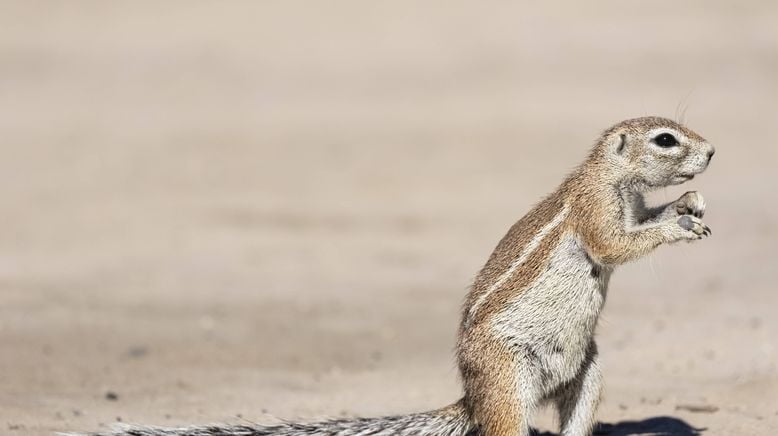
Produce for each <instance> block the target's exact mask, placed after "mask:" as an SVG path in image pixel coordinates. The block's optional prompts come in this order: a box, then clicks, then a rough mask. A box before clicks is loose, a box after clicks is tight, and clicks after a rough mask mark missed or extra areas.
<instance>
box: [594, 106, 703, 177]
mask: <svg viewBox="0 0 778 436" xmlns="http://www.w3.org/2000/svg"><path fill="white" fill-rule="evenodd" d="M714 152H715V149H714V148H713V146H712V145H710V144H709V143H708V141H706V140H705V138H703V137H702V136H700V135H698V134H697V133H695V132H693V131H692V130H690V129H688V128H687V127H685V126H683V125H681V124H679V123H677V122H675V121H673V120H669V119H666V118H660V117H643V118H635V119H631V120H626V121H622V122H620V123H618V124H616V125H615V126H613V127H611V128H610V129H608V130H607V131H605V133H603V135H602V137H601V138H600V140H599V141H598V143H597V145H596V146H595V149H594V154H593V157H594V158H595V159H594V160H595V161H596V162H597V163H598V167H600V165H599V164H602V163H604V164H605V167H606V172H607V176H608V179H610V180H611V181H612V182H614V184H616V185H617V186H619V187H624V188H630V189H633V190H635V191H639V192H643V191H650V190H654V189H658V188H662V187H665V186H670V185H678V184H681V183H683V182H686V181H688V180H691V179H692V178H694V176H695V175H697V174H700V173H701V172H703V171H705V169H706V168H708V164H709V163H710V160H711V158H712V157H713V153H714ZM600 168H602V167H600Z"/></svg>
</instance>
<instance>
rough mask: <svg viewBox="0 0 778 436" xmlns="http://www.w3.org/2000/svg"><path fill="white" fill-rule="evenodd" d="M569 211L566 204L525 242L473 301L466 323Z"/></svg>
mask: <svg viewBox="0 0 778 436" xmlns="http://www.w3.org/2000/svg"><path fill="white" fill-rule="evenodd" d="M569 212H570V207H569V206H568V205H565V206H564V207H563V208H562V210H561V211H560V212H559V213H558V214H557V215H556V216H555V217H554V219H552V220H551V222H549V223H548V224H546V225H545V226H543V228H541V229H540V231H539V232H538V234H537V235H535V237H534V238H532V240H531V241H529V243H528V244H527V246H526V247H524V251H522V253H521V255H520V256H519V257H517V258H516V260H514V261H513V262H511V266H510V268H508V270H507V271H505V272H504V273H502V274H501V275H500V277H499V278H497V281H496V282H494V283H493V284H492V286H489V289H487V290H486V291H485V292H484V293H483V294H481V296H480V297H478V299H477V300H476V301H475V303H474V304H473V307H471V308H470V314H469V316H468V318H469V319H468V323H469V322H470V321H472V320H473V318H475V314H476V312H477V311H478V308H479V307H480V306H481V304H483V302H484V301H486V299H487V298H488V297H489V295H490V294H491V293H492V292H494V291H496V290H497V289H499V288H500V287H501V286H502V285H504V284H505V282H506V281H508V279H509V278H511V276H512V275H513V273H514V272H515V271H516V268H518V267H520V266H521V264H523V263H524V262H526V261H527V258H528V257H529V256H530V255H531V254H532V252H533V251H535V250H536V249H537V248H538V246H539V245H540V242H541V241H543V238H545V237H546V235H548V234H549V233H550V232H551V231H552V230H554V229H555V228H556V226H558V225H559V224H560V223H562V220H564V219H565V217H566V216H567V214H568V213H569Z"/></svg>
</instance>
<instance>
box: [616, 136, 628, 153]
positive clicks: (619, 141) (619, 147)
mask: <svg viewBox="0 0 778 436" xmlns="http://www.w3.org/2000/svg"><path fill="white" fill-rule="evenodd" d="M614 143H615V144H614V145H615V146H616V154H619V155H620V154H623V153H624V149H625V148H626V146H627V135H625V134H623V133H622V134H621V135H619V137H618V138H616V140H615V141H614Z"/></svg>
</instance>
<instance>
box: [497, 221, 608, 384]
mask: <svg viewBox="0 0 778 436" xmlns="http://www.w3.org/2000/svg"><path fill="white" fill-rule="evenodd" d="M611 272H612V270H611V269H610V268H606V267H602V266H600V265H597V264H595V263H594V262H593V261H592V260H591V258H590V257H589V256H588V255H587V253H586V250H585V249H584V247H583V246H582V245H581V243H580V242H579V241H578V239H577V238H575V236H574V235H571V234H565V235H563V237H562V239H561V241H560V244H559V246H558V247H557V248H556V249H555V250H554V252H553V253H552V254H551V258H550V261H549V264H548V267H547V268H546V270H545V271H544V272H543V273H541V274H540V276H539V277H538V278H537V279H536V280H535V281H534V282H533V283H531V284H530V285H529V286H528V287H527V288H526V289H524V290H521V291H520V292H519V293H518V294H517V297H516V298H515V299H514V300H513V301H511V302H510V303H509V304H508V305H507V307H506V308H505V309H504V310H502V311H501V312H500V313H499V314H497V315H496V316H495V317H494V318H493V320H492V327H493V328H494V330H495V332H496V334H497V335H498V336H499V337H501V338H502V339H504V340H506V342H507V343H508V344H509V346H510V347H511V348H512V349H514V350H515V351H516V352H517V353H519V354H520V356H519V357H520V358H521V357H522V356H523V357H525V358H522V359H521V360H520V362H521V364H522V365H529V366H530V368H524V369H525V370H526V369H529V370H530V371H532V373H534V374H535V375H536V376H537V378H538V380H539V381H540V385H541V386H542V390H543V392H542V394H543V395H548V394H549V393H550V392H551V391H553V390H554V389H555V388H556V387H558V386H559V385H560V384H562V383H565V382H567V381H569V380H571V379H572V378H573V377H575V375H576V374H577V373H578V371H579V369H580V367H581V364H582V363H583V362H584V359H585V357H586V355H587V352H589V348H590V346H591V344H592V336H593V335H594V329H595V327H596V324H597V318H598V317H599V314H600V311H601V309H602V306H603V304H604V303H605V295H606V292H607V287H608V281H609V278H610V274H611Z"/></svg>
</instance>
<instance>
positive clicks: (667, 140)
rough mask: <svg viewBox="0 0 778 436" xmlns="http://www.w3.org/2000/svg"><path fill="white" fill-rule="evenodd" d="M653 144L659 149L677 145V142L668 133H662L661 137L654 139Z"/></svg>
mask: <svg viewBox="0 0 778 436" xmlns="http://www.w3.org/2000/svg"><path fill="white" fill-rule="evenodd" d="M654 143H655V144H656V145H658V146H660V147H673V146H675V145H678V140H677V139H675V136H673V135H671V134H669V133H662V134H661V135H659V136H657V137H656V138H654Z"/></svg>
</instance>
